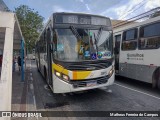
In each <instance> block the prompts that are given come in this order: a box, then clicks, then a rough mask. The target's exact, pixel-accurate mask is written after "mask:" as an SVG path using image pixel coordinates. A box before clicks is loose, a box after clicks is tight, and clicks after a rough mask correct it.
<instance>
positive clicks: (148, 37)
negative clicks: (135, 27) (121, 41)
mask: <svg viewBox="0 0 160 120" xmlns="http://www.w3.org/2000/svg"><path fill="white" fill-rule="evenodd" d="M159 29H160V23H153V24H150V25H146V26H143V27H141V28H140V39H139V49H157V48H159V47H160V41H159V39H160V32H159Z"/></svg>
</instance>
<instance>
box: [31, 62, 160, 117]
mask: <svg viewBox="0 0 160 120" xmlns="http://www.w3.org/2000/svg"><path fill="white" fill-rule="evenodd" d="M28 65H29V66H30V76H31V77H28V79H30V80H29V81H33V82H32V83H29V87H30V88H31V92H32V94H31V95H30V98H29V101H30V104H32V107H31V109H34V110H37V111H64V114H65V111H73V114H74V111H160V94H159V92H160V91H159V90H158V89H152V86H151V85H150V84H147V83H142V82H139V81H135V80H131V79H127V78H123V77H116V81H115V83H114V85H112V86H109V87H103V88H100V89H94V90H89V91H84V92H78V93H70V94H54V93H52V91H51V90H50V89H49V87H48V85H47V83H46V81H45V80H44V78H43V77H42V75H41V74H40V73H39V72H38V71H37V68H36V64H35V61H33V60H32V61H30V62H28ZM31 84H32V85H31ZM62 116H63V115H62ZM39 119H40V120H41V119H42V120H52V119H53V120H54V119H55V120H57V119H58V120H63V119H65V120H66V119H68V120H81V119H87V120H90V119H93V120H94V119H95V120H99V119H100V120H102V119H104V120H108V119H111V120H144V119H145V120H146V119H147V120H150V119H153V120H159V119H160V118H156V117H154V118H151V117H108V118H106V117H67V118H66V117H53V118H51V117H45V118H39Z"/></svg>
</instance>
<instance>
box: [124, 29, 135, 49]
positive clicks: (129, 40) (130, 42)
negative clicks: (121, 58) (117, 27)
mask: <svg viewBox="0 0 160 120" xmlns="http://www.w3.org/2000/svg"><path fill="white" fill-rule="evenodd" d="M136 48H137V29H131V30H127V31H125V32H124V33H123V40H122V50H135V49H136Z"/></svg>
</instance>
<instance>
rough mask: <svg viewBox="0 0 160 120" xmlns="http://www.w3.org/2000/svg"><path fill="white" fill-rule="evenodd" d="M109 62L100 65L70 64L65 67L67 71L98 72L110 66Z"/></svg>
mask: <svg viewBox="0 0 160 120" xmlns="http://www.w3.org/2000/svg"><path fill="white" fill-rule="evenodd" d="M111 64H112V63H111V62H101V63H92V64H91V63H83V64H71V65H69V66H68V67H67V69H68V70H71V71H74V70H75V71H77V70H100V69H105V68H108V67H109V66H111Z"/></svg>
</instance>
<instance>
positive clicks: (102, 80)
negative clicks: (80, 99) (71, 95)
mask: <svg viewBox="0 0 160 120" xmlns="http://www.w3.org/2000/svg"><path fill="white" fill-rule="evenodd" d="M107 81H108V76H105V77H99V78H93V79H86V80H75V81H74V80H71V81H70V83H71V84H72V85H73V87H74V88H79V87H87V84H88V83H91V82H94V83H96V85H100V84H105V83H107Z"/></svg>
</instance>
